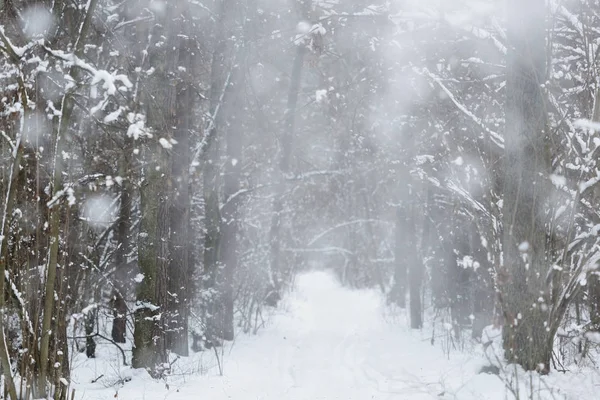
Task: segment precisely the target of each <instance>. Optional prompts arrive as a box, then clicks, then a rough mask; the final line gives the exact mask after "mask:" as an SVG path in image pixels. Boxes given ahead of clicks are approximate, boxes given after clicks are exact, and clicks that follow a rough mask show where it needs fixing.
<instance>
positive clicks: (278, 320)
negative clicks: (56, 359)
mask: <svg viewBox="0 0 600 400" xmlns="http://www.w3.org/2000/svg"><path fill="white" fill-rule="evenodd" d="M282 303H283V304H282V306H281V307H280V308H279V310H278V311H275V312H273V314H272V315H271V316H270V318H269V319H268V320H267V323H266V326H265V327H264V328H262V329H261V330H259V331H258V333H257V335H243V334H240V335H239V336H238V338H237V339H236V340H235V342H234V343H233V344H229V345H226V347H225V348H224V349H223V354H222V355H221V359H222V364H223V368H224V375H223V376H220V375H219V368H218V367H217V361H216V358H215V353H214V352H213V351H205V352H200V353H195V354H192V355H191V356H190V357H185V358H181V359H179V360H177V361H175V362H174V363H173V369H172V371H171V375H170V376H168V377H167V378H165V379H164V380H158V381H157V380H153V379H152V378H150V376H149V375H148V374H147V373H146V372H145V371H143V370H132V369H130V368H129V367H123V366H119V360H120V357H121V355H120V353H119V352H118V351H117V349H116V348H115V347H114V346H112V345H108V344H101V345H100V346H99V348H98V351H97V358H95V359H87V358H86V357H85V355H84V354H80V353H79V354H76V355H75V357H74V359H73V360H72V364H71V365H72V367H73V374H72V382H71V383H70V384H71V385H72V387H74V388H75V390H76V398H77V399H89V400H96V399H98V400H100V399H102V400H104V399H106V400H108V399H114V398H120V399H128V400H138V399H139V400H142V399H144V400H155V399H156V400H158V399H161V400H163V399H169V400H184V399H210V400H224V399H238V400H259V399H260V400H330V399H331V400H334V399H339V400H368V399H381V400H390V399H410V400H412V399H415V400H420V399H461V400H486V399H489V400H492V399H493V400H495V399H498V400H501V399H502V400H504V399H513V398H514V395H513V394H511V392H510V391H509V390H507V388H506V383H507V382H513V383H512V385H515V383H514V382H515V380H514V375H510V373H509V372H508V371H513V372H514V367H512V366H511V367H509V368H507V369H505V370H504V371H506V372H501V373H500V375H499V376H498V375H491V374H478V371H479V370H480V368H481V367H482V366H484V365H490V364H491V363H490V362H489V361H488V360H486V359H485V356H484V353H487V352H489V347H488V348H487V349H486V351H485V352H484V351H483V349H481V351H477V350H474V351H472V352H470V354H469V352H464V351H462V352H459V351H452V352H451V353H447V352H444V351H442V349H441V348H440V347H439V346H438V345H437V344H436V345H435V346H432V345H431V344H430V337H431V330H430V329H424V331H423V333H422V332H420V331H414V330H410V329H409V328H408V327H407V323H406V316H405V314H404V312H402V311H398V312H390V309H389V308H388V307H387V306H386V305H385V301H384V300H383V298H382V296H381V294H380V293H378V292H376V291H370V290H361V291H358V290H349V289H346V288H342V287H341V286H340V285H339V284H338V283H337V282H336V280H335V279H334V278H333V277H332V276H331V275H330V274H328V273H327V272H310V273H306V274H303V275H301V276H299V277H297V279H296V284H295V289H294V290H293V291H292V292H291V293H290V294H289V295H288V296H287V297H286V298H285V299H284V300H283V301H282ZM488 331H490V329H488ZM444 333H445V332H444ZM438 335H439V332H438ZM492 346H494V344H492ZM480 347H481V346H480ZM129 348H130V347H129ZM127 354H128V356H130V352H129V351H128V352H127ZM102 375H103V376H102ZM519 375H520V376H519V379H518V383H519V388H520V392H521V396H522V398H530V394H529V393H530V392H533V393H534V395H533V396H534V397H533V398H536V399H555V398H559V399H592V398H597V397H596V396H597V395H595V387H597V386H598V385H599V384H600V374H598V372H597V371H595V372H592V371H585V370H578V371H577V373H573V372H568V373H566V374H561V373H557V372H554V373H551V374H550V375H549V376H547V377H544V378H540V377H539V375H537V374H536V375H534V378H533V380H532V381H531V382H532V383H531V382H530V380H529V377H528V376H525V375H524V373H523V372H520V373H519ZM99 376H102V378H100V379H98V380H97V381H96V382H95V383H91V382H92V380H94V379H96V378H98V377H99Z"/></svg>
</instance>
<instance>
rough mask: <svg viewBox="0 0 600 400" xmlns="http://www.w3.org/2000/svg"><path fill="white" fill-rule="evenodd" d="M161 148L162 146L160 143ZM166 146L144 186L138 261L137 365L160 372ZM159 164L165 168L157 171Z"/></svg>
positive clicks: (164, 355) (165, 262)
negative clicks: (141, 276)
mask: <svg viewBox="0 0 600 400" xmlns="http://www.w3.org/2000/svg"><path fill="white" fill-rule="evenodd" d="M157 147H158V146H157ZM161 152H162V149H160V148H157V149H155V151H154V152H153V155H154V156H155V157H156V160H158V162H157V163H149V166H148V168H147V170H146V176H145V177H144V181H143V183H142V187H141V191H140V192H141V193H140V194H141V202H140V207H141V210H140V211H141V223H140V233H139V237H138V263H139V266H140V270H141V273H142V274H143V276H144V279H143V280H142V282H141V283H140V287H139V288H138V293H137V302H136V311H135V317H134V319H135V334H134V347H133V367H134V368H146V369H148V370H149V371H150V372H151V373H153V374H154V375H159V374H160V373H161V371H160V370H158V369H157V366H158V365H159V364H161V363H163V362H165V361H166V360H167V352H166V350H167V349H166V345H165V329H164V328H165V326H164V323H165V322H164V318H161V313H162V312H163V311H164V309H165V307H166V305H167V267H168V261H169V256H168V250H169V249H168V240H167V238H168V229H169V220H168V199H167V193H170V191H169V187H168V185H167V184H166V181H167V179H166V178H165V177H163V176H162V175H163V174H162V171H164V170H165V168H164V167H165V165H166V163H165V162H161V161H160V160H161V158H162V156H161ZM156 166H159V167H161V168H160V170H158V171H157V170H156V168H155V167H156Z"/></svg>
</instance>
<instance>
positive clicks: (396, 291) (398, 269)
mask: <svg viewBox="0 0 600 400" xmlns="http://www.w3.org/2000/svg"><path fill="white" fill-rule="evenodd" d="M404 223H405V218H404V215H403V212H402V208H401V206H400V205H398V206H396V226H395V238H394V239H395V246H394V265H395V267H394V286H393V287H392V292H391V293H390V296H391V298H390V300H391V301H393V302H394V303H396V304H397V305H398V306H400V307H402V308H404V307H406V286H407V285H406V283H407V282H406V281H407V279H408V268H407V266H406V250H407V249H406V241H407V238H406V227H405V226H404ZM412 250H414V249H412ZM409 251H410V249H409Z"/></svg>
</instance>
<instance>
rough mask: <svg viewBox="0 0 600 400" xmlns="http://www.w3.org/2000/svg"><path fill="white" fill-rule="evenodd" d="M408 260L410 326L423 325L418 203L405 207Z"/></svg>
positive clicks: (415, 327)
mask: <svg viewBox="0 0 600 400" xmlns="http://www.w3.org/2000/svg"><path fill="white" fill-rule="evenodd" d="M405 212H406V215H405V225H404V226H405V229H406V246H407V247H406V248H407V251H406V260H407V264H408V293H409V298H410V304H409V307H410V327H411V328H412V329H421V328H422V327H423V317H422V312H423V305H422V304H421V285H422V282H423V261H422V260H421V258H420V257H419V252H418V247H417V244H418V243H417V228H416V221H415V219H416V205H414V204H413V205H412V206H409V207H407V209H405Z"/></svg>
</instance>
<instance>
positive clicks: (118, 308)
mask: <svg viewBox="0 0 600 400" xmlns="http://www.w3.org/2000/svg"><path fill="white" fill-rule="evenodd" d="M130 154H131V139H130V138H125V148H124V151H123V159H122V161H121V168H120V169H121V171H120V175H121V178H123V181H122V186H121V201H120V204H119V217H118V218H119V219H118V221H117V232H116V239H117V246H118V247H117V250H116V252H115V265H116V273H115V280H114V285H115V288H114V289H113V293H112V305H113V325H112V332H111V336H112V339H113V340H114V341H115V342H117V343H125V337H126V334H127V303H126V302H125V301H126V299H125V298H124V296H125V293H127V291H128V289H130V288H131V284H130V283H129V281H128V279H129V278H130V276H129V260H128V259H127V258H128V256H129V252H130V250H131V245H130V242H131V241H130V234H131V199H132V187H131V182H130V178H129V177H128V176H127V175H128V173H129V172H128V171H129V169H130V166H131V156H130Z"/></svg>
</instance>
